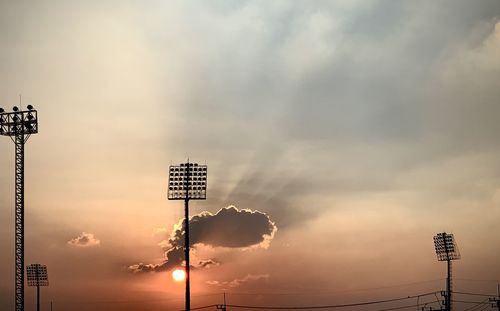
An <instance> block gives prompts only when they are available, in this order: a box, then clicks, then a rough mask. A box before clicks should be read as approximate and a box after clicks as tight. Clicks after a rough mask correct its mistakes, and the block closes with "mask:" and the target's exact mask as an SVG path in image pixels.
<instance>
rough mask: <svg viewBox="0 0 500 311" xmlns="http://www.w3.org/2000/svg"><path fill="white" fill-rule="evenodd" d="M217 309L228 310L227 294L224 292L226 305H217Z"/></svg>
mask: <svg viewBox="0 0 500 311" xmlns="http://www.w3.org/2000/svg"><path fill="white" fill-rule="evenodd" d="M215 308H216V309H217V310H222V311H226V310H227V305H226V292H224V304H222V305H215Z"/></svg>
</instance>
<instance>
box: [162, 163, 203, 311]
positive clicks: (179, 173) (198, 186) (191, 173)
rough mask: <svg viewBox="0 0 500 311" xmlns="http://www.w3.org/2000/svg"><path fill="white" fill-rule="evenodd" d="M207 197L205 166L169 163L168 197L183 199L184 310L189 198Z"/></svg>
mask: <svg viewBox="0 0 500 311" xmlns="http://www.w3.org/2000/svg"><path fill="white" fill-rule="evenodd" d="M206 198H207V166H206V165H198V164H197V163H189V160H188V161H187V162H186V163H181V164H180V165H171V166H170V170H169V179H168V199H169V200H184V230H185V232H184V257H185V259H186V308H185V310H186V311H190V310H191V292H190V291H191V288H190V281H191V274H190V272H189V270H190V269H189V248H190V244H189V200H205V199H206Z"/></svg>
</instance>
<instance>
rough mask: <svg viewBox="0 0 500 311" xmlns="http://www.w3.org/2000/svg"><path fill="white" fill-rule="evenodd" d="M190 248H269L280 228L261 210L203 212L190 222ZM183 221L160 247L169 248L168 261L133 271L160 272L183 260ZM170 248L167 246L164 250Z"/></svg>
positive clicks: (133, 267)
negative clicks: (199, 246)
mask: <svg viewBox="0 0 500 311" xmlns="http://www.w3.org/2000/svg"><path fill="white" fill-rule="evenodd" d="M189 226H190V227H189V233H190V242H191V247H193V246H196V245H197V244H203V245H206V246H211V247H227V248H248V247H262V248H267V247H269V243H270V242H271V240H272V239H273V237H274V235H275V233H276V231H277V230H278V228H277V227H276V224H275V223H274V222H273V221H271V219H270V218H269V216H268V215H266V214H265V213H263V212H260V211H252V210H247V209H238V208H236V207H235V206H229V207H225V208H222V209H220V210H219V211H218V212H217V213H215V214H212V213H209V212H202V213H200V214H198V215H195V216H192V217H191V218H190V219H189ZM184 232H185V229H184V221H183V220H180V221H179V222H178V223H177V224H176V225H175V226H174V229H173V231H172V233H171V234H170V238H169V239H168V242H167V241H162V242H161V243H160V246H162V247H164V248H165V249H166V252H165V256H166V260H165V261H164V262H163V263H160V264H143V263H140V264H135V265H131V266H129V267H128V269H129V271H131V272H135V273H136V272H160V271H165V270H169V269H172V268H174V267H177V266H179V265H181V264H182V262H183V261H184V254H183V248H184ZM165 246H167V247H165ZM214 265H219V262H217V261H215V260H214V259H206V260H201V261H200V262H199V263H198V266H197V267H199V268H208V267H211V266H214Z"/></svg>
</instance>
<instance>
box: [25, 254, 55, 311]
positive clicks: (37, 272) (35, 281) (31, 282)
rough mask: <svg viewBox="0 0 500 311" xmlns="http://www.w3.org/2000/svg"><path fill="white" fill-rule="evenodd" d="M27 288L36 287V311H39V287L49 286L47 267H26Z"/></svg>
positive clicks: (32, 265) (36, 265)
mask: <svg viewBox="0 0 500 311" xmlns="http://www.w3.org/2000/svg"><path fill="white" fill-rule="evenodd" d="M26 272H27V274H28V275H27V276H28V286H36V311H40V286H49V278H48V275H47V266H45V265H41V264H39V263H34V264H31V265H29V266H27V267H26Z"/></svg>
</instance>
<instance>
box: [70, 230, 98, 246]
mask: <svg viewBox="0 0 500 311" xmlns="http://www.w3.org/2000/svg"><path fill="white" fill-rule="evenodd" d="M68 244H69V245H72V246H76V247H92V246H98V245H101V241H100V240H98V239H96V237H95V236H94V234H93V233H88V232H82V233H81V234H80V235H79V236H77V237H76V238H74V239H71V240H69V241H68Z"/></svg>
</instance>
